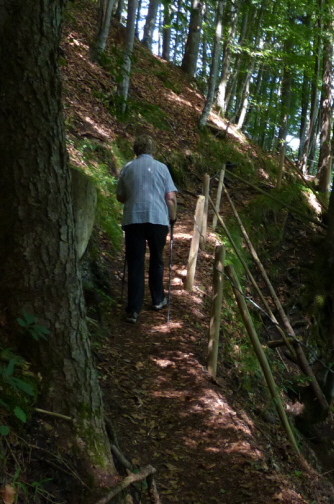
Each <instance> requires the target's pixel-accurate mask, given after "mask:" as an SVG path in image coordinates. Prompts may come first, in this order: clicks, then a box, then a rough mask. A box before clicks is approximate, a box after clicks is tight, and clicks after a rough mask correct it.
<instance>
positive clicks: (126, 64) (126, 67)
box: [118, 0, 138, 113]
mask: <svg viewBox="0 0 334 504" xmlns="http://www.w3.org/2000/svg"><path fill="white" fill-rule="evenodd" d="M137 4H138V0H128V17H127V22H126V42H125V51H124V61H123V67H122V77H123V79H122V81H121V82H120V84H119V87H118V93H119V95H120V96H122V98H123V103H122V112H123V113H124V112H125V110H126V102H127V99H128V94H129V86H130V71H131V56H132V51H133V44H134V40H135V22H136V11H137Z"/></svg>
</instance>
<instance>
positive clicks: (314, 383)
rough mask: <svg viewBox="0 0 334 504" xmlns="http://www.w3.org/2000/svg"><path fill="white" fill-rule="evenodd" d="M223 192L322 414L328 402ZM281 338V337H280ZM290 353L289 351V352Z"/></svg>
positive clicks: (231, 203) (243, 229)
mask: <svg viewBox="0 0 334 504" xmlns="http://www.w3.org/2000/svg"><path fill="white" fill-rule="evenodd" d="M224 190H225V194H226V196H227V199H228V201H229V203H230V205H231V208H232V210H233V213H234V215H235V217H236V219H237V221H238V224H239V227H240V229H241V232H242V235H243V237H244V239H245V241H246V244H247V247H248V250H249V251H250V253H251V256H252V257H253V260H254V262H255V264H256V266H257V267H258V269H259V271H260V273H261V276H262V278H263V280H264V281H265V283H266V285H267V287H268V289H269V292H270V295H271V297H272V299H273V301H274V303H275V306H276V308H277V311H278V313H279V315H280V317H281V320H282V322H283V324H284V327H285V329H286V331H287V333H288V334H289V335H290V336H292V338H293V339H294V340H295V342H296V344H295V345H294V347H295V350H296V355H297V358H298V362H299V366H300V368H301V370H302V371H303V373H305V374H306V375H307V376H309V378H310V382H311V387H312V388H313V392H314V394H315V397H316V398H317V400H318V403H319V406H320V407H321V409H322V410H323V412H327V411H328V409H329V405H328V402H327V400H326V397H325V395H324V393H323V391H322V390H321V388H320V385H319V383H318V381H317V379H316V377H315V375H314V373H313V371H312V368H311V366H310V365H309V363H308V361H307V359H306V356H305V354H304V351H303V349H302V347H301V346H300V345H299V344H298V338H297V337H296V335H295V332H294V330H293V328H292V325H291V324H290V321H289V319H288V317H287V315H286V313H285V311H284V309H283V306H282V304H281V302H280V300H279V299H278V296H277V294H276V292H275V290H274V288H273V286H272V284H271V282H270V280H269V277H268V275H267V273H266V270H265V269H264V267H263V264H262V263H261V261H260V259H259V256H258V255H257V252H256V250H255V248H254V247H253V244H252V242H251V241H250V239H249V236H248V234H247V231H246V229H245V227H244V226H243V224H242V222H241V219H240V217H239V215H238V212H237V210H236V208H235V206H234V204H233V201H232V200H231V198H230V196H229V194H228V191H227V189H226V187H224ZM282 336H283V335H282ZM283 339H284V340H285V343H286V345H287V346H288V348H289V350H290V347H291V345H290V343H289V342H288V339H287V338H286V336H285V335H284V336H283ZM290 351H291V350H290Z"/></svg>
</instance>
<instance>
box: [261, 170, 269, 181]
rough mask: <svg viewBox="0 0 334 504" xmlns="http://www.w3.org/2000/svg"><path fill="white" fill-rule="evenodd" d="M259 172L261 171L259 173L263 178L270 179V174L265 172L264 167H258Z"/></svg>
mask: <svg viewBox="0 0 334 504" xmlns="http://www.w3.org/2000/svg"><path fill="white" fill-rule="evenodd" d="M258 172H259V175H260V176H261V177H262V178H264V179H266V180H270V177H269V174H268V173H267V172H265V171H264V170H263V168H258Z"/></svg>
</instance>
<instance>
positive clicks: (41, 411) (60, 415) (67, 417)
mask: <svg viewBox="0 0 334 504" xmlns="http://www.w3.org/2000/svg"><path fill="white" fill-rule="evenodd" d="M35 411H36V412H37V413H43V415H49V416H54V417H57V418H61V419H62V420H68V421H70V422H73V418H71V417H69V416H66V415H62V414H61V413H55V412H54V411H47V410H44V409H41V408H35Z"/></svg>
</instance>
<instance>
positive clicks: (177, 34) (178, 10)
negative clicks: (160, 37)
mask: <svg viewBox="0 0 334 504" xmlns="http://www.w3.org/2000/svg"><path fill="white" fill-rule="evenodd" d="M181 7H182V0H178V2H177V14H176V27H175V32H176V33H175V45H174V54H173V63H174V65H176V61H177V54H178V49H179V40H180V13H181Z"/></svg>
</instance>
